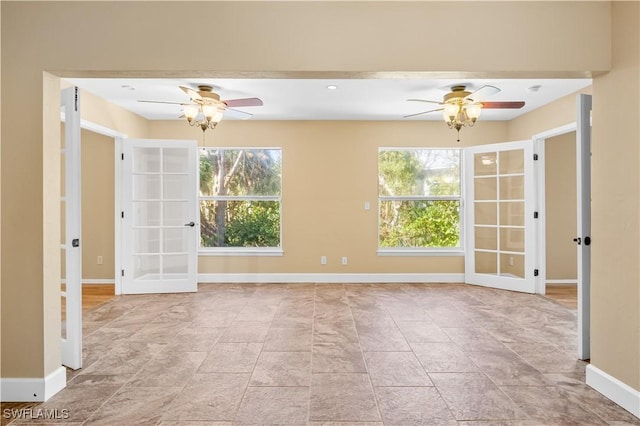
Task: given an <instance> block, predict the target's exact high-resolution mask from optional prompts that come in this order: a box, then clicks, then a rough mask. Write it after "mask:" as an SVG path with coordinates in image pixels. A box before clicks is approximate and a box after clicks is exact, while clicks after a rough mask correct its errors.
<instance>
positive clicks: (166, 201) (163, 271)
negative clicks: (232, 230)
mask: <svg viewBox="0 0 640 426" xmlns="http://www.w3.org/2000/svg"><path fill="white" fill-rule="evenodd" d="M176 149H178V150H182V151H183V152H184V153H185V154H186V149H182V148H164V147H157V148H147V147H136V148H134V159H133V165H134V170H133V173H132V175H133V179H132V184H133V188H132V189H133V205H134V211H135V212H136V214H134V223H133V226H132V230H133V239H134V244H133V257H134V259H136V264H135V266H134V279H141V280H143V279H160V280H165V279H179V278H183V277H184V276H186V275H187V273H188V271H187V264H188V262H187V257H188V254H189V253H188V251H187V247H184V246H183V247H182V250H176V249H175V247H171V244H168V243H169V242H170V241H171V240H174V243H175V241H177V242H182V243H184V242H185V241H186V240H187V238H186V237H185V236H184V235H177V238H176V236H174V237H173V238H171V235H170V233H172V232H174V233H176V234H184V233H185V232H188V230H187V229H188V228H187V226H188V224H185V223H182V222H183V221H184V219H183V218H184V217H185V214H180V213H179V214H178V215H177V218H176V216H175V215H174V216H171V215H168V214H167V213H168V212H167V210H168V209H167V207H168V206H170V205H179V206H182V210H184V208H186V207H187V205H188V203H189V200H188V199H186V198H172V197H171V192H172V191H171V190H169V187H170V186H169V185H167V184H168V183H171V179H172V178H174V177H181V178H182V179H177V180H175V181H177V183H178V185H180V181H181V180H182V185H187V184H188V181H189V173H188V170H186V167H187V166H186V164H187V163H186V161H188V159H186V158H185V160H184V167H185V171H167V170H166V168H167V164H168V162H167V161H165V160H166V158H165V155H166V153H167V151H169V150H171V151H175V150H176ZM148 150H156V151H157V153H158V154H159V156H158V163H159V164H158V165H157V168H158V170H157V171H155V170H152V171H140V170H139V167H140V166H141V162H140V161H138V160H139V158H137V157H138V156H143V154H144V153H145V152H149V151H148ZM152 168H153V166H152ZM141 177H143V178H144V179H139V178H141ZM153 177H157V178H158V179H157V180H154V179H153ZM137 181H139V182H137ZM175 181H174V182H173V183H175ZM136 183H138V184H139V186H140V188H136ZM151 185H153V186H155V187H156V188H155V191H156V194H153V193H150V192H151V191H150V188H146V187H145V186H151ZM143 187H145V188H143ZM175 190H176V188H174V191H175ZM177 192H178V193H182V191H181V190H180V189H179V188H178V191H177ZM139 194H145V195H148V196H147V197H139V196H138V195H139ZM149 195H151V196H149ZM153 195H156V196H153ZM154 204H155V205H156V209H157V211H156V213H157V218H156V217H153V216H151V215H152V214H153V213H152V212H150V211H145V212H144V213H146V214H140V213H141V209H142V208H143V207H144V208H147V209H150V208H152V207H153V205H154ZM179 210H180V209H179ZM143 221H148V222H151V223H141V222H143ZM168 222H172V224H168ZM194 226H195V224H194ZM152 230H157V235H156V236H155V238H149V237H150V234H152V232H149V231H152ZM145 231H146V232H145ZM143 246H144V247H143ZM152 247H156V249H155V250H151V248H152ZM143 248H146V250H142V249H143ZM179 257H182V258H184V259H183V261H182V262H180V263H177V264H176V263H175V262H168V261H169V260H170V259H175V260H180V259H178V258H179ZM154 258H155V260H156V261H157V267H155V268H154V269H155V271H157V272H156V274H153V272H152V271H148V269H149V268H148V267H147V268H145V267H144V265H145V262H144V261H145V260H146V261H147V262H149V263H148V265H153V260H154ZM180 264H181V265H182V266H183V268H182V270H180ZM176 265H177V268H176ZM170 267H172V268H173V269H174V270H173V271H172V272H168V268H170Z"/></svg>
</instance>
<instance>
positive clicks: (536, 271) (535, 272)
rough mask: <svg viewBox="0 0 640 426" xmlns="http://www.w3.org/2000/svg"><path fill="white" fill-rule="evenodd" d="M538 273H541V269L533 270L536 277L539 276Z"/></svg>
mask: <svg viewBox="0 0 640 426" xmlns="http://www.w3.org/2000/svg"><path fill="white" fill-rule="evenodd" d="M538 275H540V271H539V270H537V269H534V270H533V276H534V277H537V276H538Z"/></svg>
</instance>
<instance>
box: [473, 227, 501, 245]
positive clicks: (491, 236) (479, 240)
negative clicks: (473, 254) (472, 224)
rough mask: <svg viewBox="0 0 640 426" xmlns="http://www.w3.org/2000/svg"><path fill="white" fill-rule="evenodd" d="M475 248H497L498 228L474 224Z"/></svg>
mask: <svg viewBox="0 0 640 426" xmlns="http://www.w3.org/2000/svg"><path fill="white" fill-rule="evenodd" d="M475 231H476V235H475V238H476V248H478V249H484V250H497V249H498V229H497V228H485V227H479V226H476V229H475Z"/></svg>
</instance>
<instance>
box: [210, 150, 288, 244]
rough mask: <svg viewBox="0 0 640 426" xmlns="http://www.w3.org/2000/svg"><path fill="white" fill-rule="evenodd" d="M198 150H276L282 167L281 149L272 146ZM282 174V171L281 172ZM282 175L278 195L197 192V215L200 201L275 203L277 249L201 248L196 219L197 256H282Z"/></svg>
mask: <svg viewBox="0 0 640 426" xmlns="http://www.w3.org/2000/svg"><path fill="white" fill-rule="evenodd" d="M200 150H222V151H228V150H233V151H240V150H278V151H280V167H282V163H283V161H284V160H283V158H282V147H273V146H207V147H200ZM281 172H282V170H281ZM282 181H283V179H282V175H281V176H280V195H260V196H255V195H253V196H242V197H239V196H222V197H219V196H202V195H200V194H199V191H198V214H199V213H200V205H201V202H202V201H212V200H221V201H277V202H278V204H279V206H280V209H279V210H280V246H278V247H202V246H201V245H200V244H201V241H202V239H201V236H200V231H201V226H200V217H198V256H283V254H284V251H283V249H282V223H283V220H282ZM199 184H200V151H198V185H199Z"/></svg>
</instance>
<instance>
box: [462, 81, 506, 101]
mask: <svg viewBox="0 0 640 426" xmlns="http://www.w3.org/2000/svg"><path fill="white" fill-rule="evenodd" d="M498 92H500V89H498V88H497V87H496V86H490V85H488V84H487V85H485V86H482V87H481V88H479V89H478V90H476V91H475V92H473V93H471V94H469V95H467V96H466V97H465V99H469V98H471V99H473V100H474V101H477V100H479V99H484V98H486V97H488V96H492V95H495V94H496V93H498Z"/></svg>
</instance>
